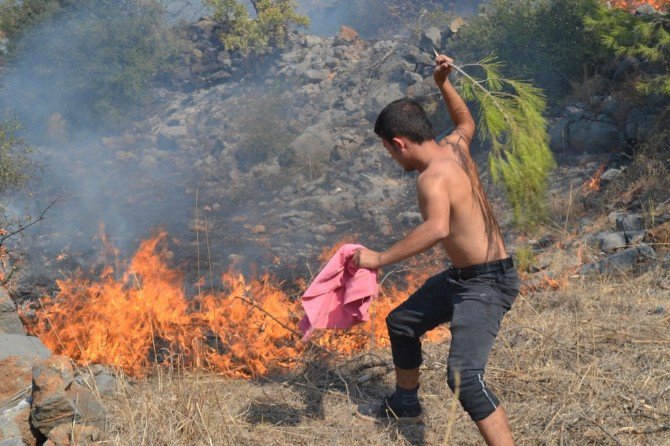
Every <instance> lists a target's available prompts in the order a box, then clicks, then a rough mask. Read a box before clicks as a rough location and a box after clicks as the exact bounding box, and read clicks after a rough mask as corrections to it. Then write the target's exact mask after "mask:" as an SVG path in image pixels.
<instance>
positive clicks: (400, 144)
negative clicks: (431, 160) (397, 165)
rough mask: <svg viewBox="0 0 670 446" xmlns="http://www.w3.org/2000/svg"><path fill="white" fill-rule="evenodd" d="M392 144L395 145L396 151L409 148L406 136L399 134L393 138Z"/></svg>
mask: <svg viewBox="0 0 670 446" xmlns="http://www.w3.org/2000/svg"><path fill="white" fill-rule="evenodd" d="M391 144H392V145H393V147H395V149H396V151H399V150H406V149H407V141H405V139H404V138H402V137H399V136H398V137H395V138H393V139H392V140H391Z"/></svg>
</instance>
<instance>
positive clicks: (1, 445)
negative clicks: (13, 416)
mask: <svg viewBox="0 0 670 446" xmlns="http://www.w3.org/2000/svg"><path fill="white" fill-rule="evenodd" d="M0 446H26V444H25V443H24V442H23V440H22V439H21V437H12V438H8V439H6V440H0Z"/></svg>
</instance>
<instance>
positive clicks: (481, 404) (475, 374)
mask: <svg viewBox="0 0 670 446" xmlns="http://www.w3.org/2000/svg"><path fill="white" fill-rule="evenodd" d="M483 377H484V371H483V370H466V371H458V370H454V369H452V368H451V367H448V368H447V383H448V384H449V388H450V389H451V390H452V392H454V393H455V394H457V395H458V400H459V401H460V403H461V406H462V407H463V409H464V410H465V411H466V412H467V413H468V415H470V418H472V419H473V420H474V421H479V420H483V419H484V418H486V417H488V416H489V415H491V414H492V413H493V412H494V411H495V410H496V408H497V407H498V406H499V405H500V401H498V398H496V396H495V395H494V394H493V392H491V390H490V389H489V388H488V387H487V386H486V384H485V383H484V378H483Z"/></svg>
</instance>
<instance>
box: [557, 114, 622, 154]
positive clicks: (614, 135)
mask: <svg viewBox="0 0 670 446" xmlns="http://www.w3.org/2000/svg"><path fill="white" fill-rule="evenodd" d="M568 134H569V136H568V138H569V141H570V146H571V147H572V149H573V150H575V151H577V152H587V153H609V152H612V151H614V150H615V149H617V148H619V147H621V145H622V143H623V139H622V135H621V133H620V132H619V129H617V127H616V126H615V125H613V124H609V123H606V122H596V121H579V122H574V123H572V124H570V125H569V127H568Z"/></svg>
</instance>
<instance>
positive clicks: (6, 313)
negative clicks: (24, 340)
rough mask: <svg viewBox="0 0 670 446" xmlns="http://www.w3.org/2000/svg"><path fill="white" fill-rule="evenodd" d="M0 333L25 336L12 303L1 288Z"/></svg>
mask: <svg viewBox="0 0 670 446" xmlns="http://www.w3.org/2000/svg"><path fill="white" fill-rule="evenodd" d="M0 333H14V334H26V332H25V330H24V329H23V324H22V323H21V319H19V316H18V314H17V313H16V306H15V305H14V302H13V301H12V299H11V298H10V297H9V294H7V291H6V290H5V289H4V288H2V287H0Z"/></svg>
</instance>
